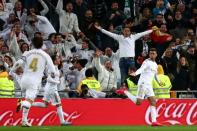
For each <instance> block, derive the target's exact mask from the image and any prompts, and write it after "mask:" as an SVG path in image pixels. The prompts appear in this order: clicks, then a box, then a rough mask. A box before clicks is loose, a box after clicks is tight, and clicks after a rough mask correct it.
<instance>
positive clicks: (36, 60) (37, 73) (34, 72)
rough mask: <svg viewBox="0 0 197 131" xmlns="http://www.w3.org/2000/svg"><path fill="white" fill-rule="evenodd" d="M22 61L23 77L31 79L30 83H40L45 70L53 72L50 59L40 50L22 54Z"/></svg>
mask: <svg viewBox="0 0 197 131" xmlns="http://www.w3.org/2000/svg"><path fill="white" fill-rule="evenodd" d="M22 59H23V60H24V72H23V77H31V78H32V81H36V80H38V81H41V79H42V77H43V72H44V70H45V68H47V69H48V70H49V71H50V72H52V73H54V72H55V66H54V64H53V62H52V60H51V57H50V56H49V55H48V54H47V53H45V52H44V51H43V50H41V49H33V50H30V51H27V52H24V54H23V58H22Z"/></svg>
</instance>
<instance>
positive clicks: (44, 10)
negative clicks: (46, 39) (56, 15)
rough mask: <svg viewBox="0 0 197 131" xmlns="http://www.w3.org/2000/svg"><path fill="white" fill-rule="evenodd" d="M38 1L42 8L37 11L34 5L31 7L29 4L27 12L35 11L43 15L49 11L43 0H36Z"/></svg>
mask: <svg viewBox="0 0 197 131" xmlns="http://www.w3.org/2000/svg"><path fill="white" fill-rule="evenodd" d="M38 2H39V3H40V4H41V5H42V7H43V10H41V11H40V12H38V10H37V8H36V7H32V5H31V7H30V8H28V9H29V13H30V14H32V13H35V14H37V15H41V16H45V15H46V14H47V13H48V12H49V8H48V6H47V4H46V3H45V2H44V0H38ZM34 6H35V5H34Z"/></svg>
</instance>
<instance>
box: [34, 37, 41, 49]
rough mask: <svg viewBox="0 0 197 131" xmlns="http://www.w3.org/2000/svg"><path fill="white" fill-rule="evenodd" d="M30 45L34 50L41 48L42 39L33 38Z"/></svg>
mask: <svg viewBox="0 0 197 131" xmlns="http://www.w3.org/2000/svg"><path fill="white" fill-rule="evenodd" d="M32 44H33V46H34V48H36V49H40V48H42V46H43V39H42V37H34V38H33V39H32Z"/></svg>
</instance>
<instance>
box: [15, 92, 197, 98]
mask: <svg viewBox="0 0 197 131" xmlns="http://www.w3.org/2000/svg"><path fill="white" fill-rule="evenodd" d="M58 92H59V93H60V96H61V97H63V98H64V97H65V98H68V93H67V92H64V91H58ZM43 94H44V91H39V93H38V97H42V96H43ZM24 96H25V94H24V92H22V91H21V90H15V97H16V98H21V97H24ZM170 97H171V98H197V90H192V91H170Z"/></svg>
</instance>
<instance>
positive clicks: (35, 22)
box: [25, 13, 56, 40]
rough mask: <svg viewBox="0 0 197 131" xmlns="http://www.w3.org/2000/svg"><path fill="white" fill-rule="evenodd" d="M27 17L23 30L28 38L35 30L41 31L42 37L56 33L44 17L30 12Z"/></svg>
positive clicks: (31, 36) (30, 37) (45, 37)
mask: <svg viewBox="0 0 197 131" xmlns="http://www.w3.org/2000/svg"><path fill="white" fill-rule="evenodd" d="M28 18H29V19H28V24H27V25H26V26H25V31H26V32H27V34H28V36H29V39H30V40H31V39H32V38H33V35H34V33H36V32H41V33H42V36H43V38H44V39H47V38H48V36H49V34H51V33H56V31H55V29H54V27H53V26H52V25H51V23H50V22H49V20H48V19H47V18H46V17H44V16H41V15H36V14H35V13H32V14H31V15H30V16H29V17H28Z"/></svg>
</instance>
